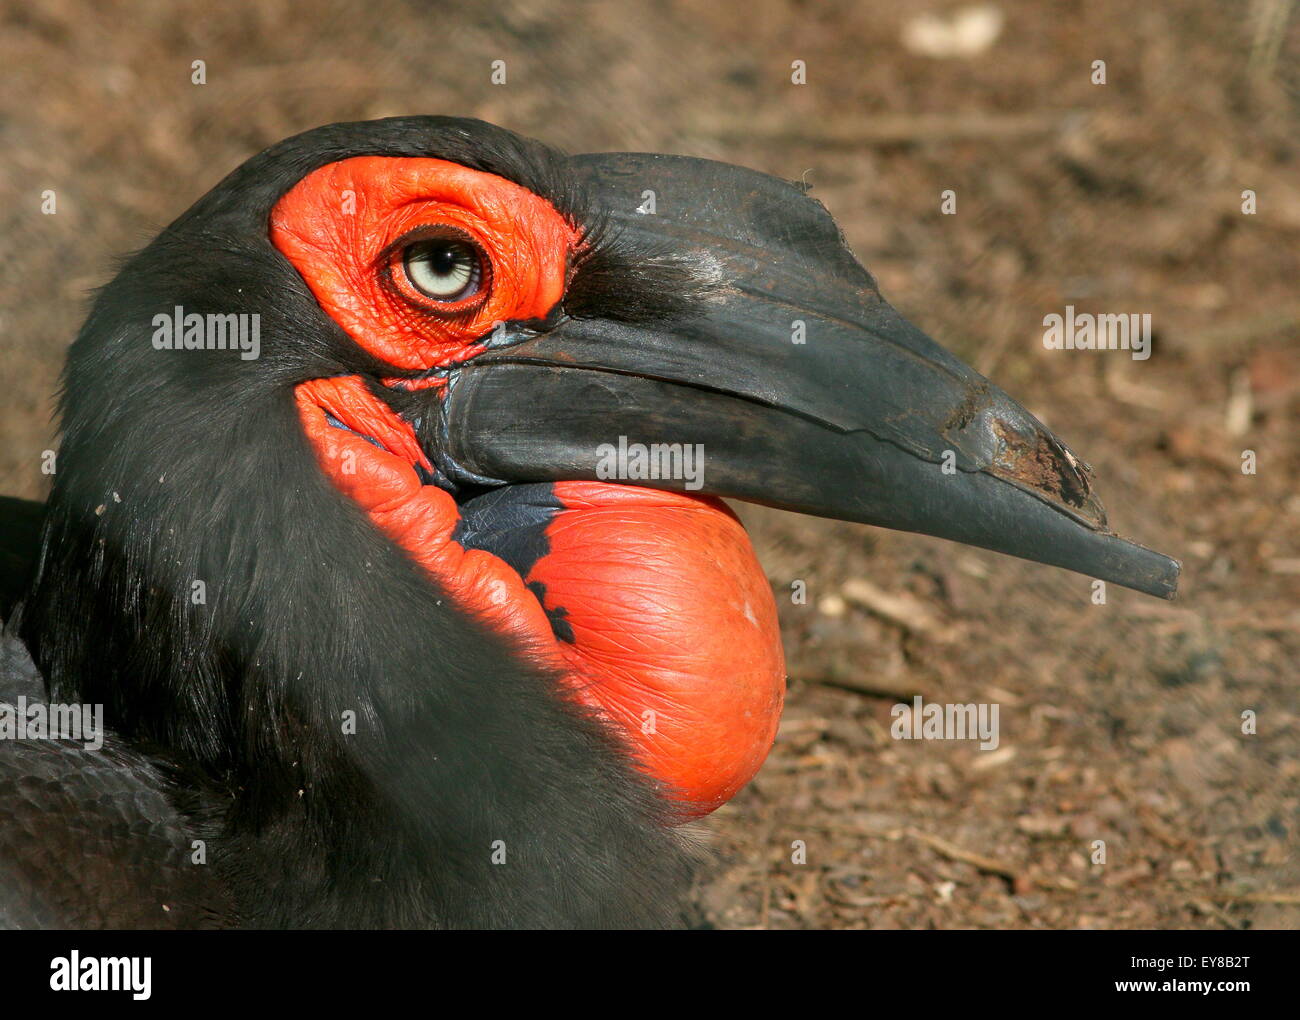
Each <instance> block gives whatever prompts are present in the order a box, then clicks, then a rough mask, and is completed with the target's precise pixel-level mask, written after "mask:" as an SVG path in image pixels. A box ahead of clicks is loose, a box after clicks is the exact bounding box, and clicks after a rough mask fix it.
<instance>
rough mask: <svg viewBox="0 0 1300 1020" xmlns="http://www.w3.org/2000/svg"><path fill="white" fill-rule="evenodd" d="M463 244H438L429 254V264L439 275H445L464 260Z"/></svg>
mask: <svg viewBox="0 0 1300 1020" xmlns="http://www.w3.org/2000/svg"><path fill="white" fill-rule="evenodd" d="M464 258H465V253H464V250H463V246H462V245H459V244H440V245H438V246H437V247H435V248H434V249H433V251H432V252H431V253H430V256H429V264H430V265H431V266H432V267H433V271H434V272H435V273H437V274H438V275H439V276H447V275H449V274H450V273H451V271H452V270H453V269H455V268H456V266H457V264H458V263H460V262H462V261H464Z"/></svg>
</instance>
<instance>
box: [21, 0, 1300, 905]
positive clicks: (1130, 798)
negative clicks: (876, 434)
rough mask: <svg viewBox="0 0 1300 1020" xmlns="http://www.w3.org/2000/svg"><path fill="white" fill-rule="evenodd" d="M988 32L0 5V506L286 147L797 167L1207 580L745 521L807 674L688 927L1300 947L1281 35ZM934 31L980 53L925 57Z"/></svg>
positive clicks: (369, 6)
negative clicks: (1114, 333) (1099, 571)
mask: <svg viewBox="0 0 1300 1020" xmlns="http://www.w3.org/2000/svg"><path fill="white" fill-rule="evenodd" d="M983 7H984V9H983V11H982V13H976V14H974V15H969V16H968V17H967V18H966V20H964V21H961V22H960V24H963V25H965V26H966V32H965V33H964V34H963V33H960V32H957V33H954V31H953V30H952V29H951V26H952V24H954V22H952V20H951V18H952V16H953V15H954V14H957V13H960V12H961V11H963V10H966V11H968V10H969V8H968V6H967V5H963V4H955V3H950V2H940V0H920V2H917V3H912V4H898V3H889V2H885V0H869V2H868V0H852V2H850V0H837V2H829V3H817V4H814V3H810V2H809V3H802V2H795V0H785V2H769V3H763V4H755V3H741V2H736V0H698V2H672V3H669V2H660V3H649V4H643V5H630V4H610V5H605V4H599V3H576V2H574V3H568V2H560V0H555V2H550V0H518V2H509V3H482V4H463V5H461V4H458V5H441V4H438V5H435V4H423V3H415V2H411V3H400V2H395V0H368V2H365V3H341V2H335V3H317V4H312V5H302V4H294V3H290V2H288V0H260V2H258V3H256V4H250V5H248V6H246V7H245V6H239V5H233V4H219V5H218V4H212V3H211V2H210V0H182V2H176V3H163V2H156V3H136V4H129V5H127V4H122V5H119V4H113V3H107V4H91V3H86V2H83V3H75V2H70V0H43V2H41V3H38V4H30V3H25V2H17V0H4V2H3V3H0V16H2V18H3V30H2V31H0V67H3V68H4V70H3V72H0V73H2V75H3V78H2V79H0V80H2V81H3V88H2V89H0V216H2V217H3V230H0V250H2V251H3V266H4V271H3V273H0V351H2V356H0V372H2V373H3V379H2V380H0V393H3V410H2V412H0V492H4V493H6V494H15V495H25V496H30V497H35V496H39V495H40V494H41V493H42V491H43V484H42V483H43V477H42V475H41V473H40V459H41V452H42V451H43V450H45V449H47V448H48V447H50V446H51V445H52V444H53V439H52V434H53V433H52V426H51V422H50V411H51V400H52V395H53V393H54V391H55V389H56V385H57V373H58V371H59V368H60V365H61V362H62V358H63V352H64V349H65V347H66V345H67V343H68V342H69V340H70V339H71V337H72V335H73V333H74V331H75V329H76V327H77V325H78V324H79V321H80V318H81V316H82V315H83V314H84V309H85V297H86V293H87V291H88V290H89V289H90V288H91V287H93V286H95V285H96V284H98V283H100V282H102V281H103V280H104V279H105V278H106V276H107V274H109V273H110V272H111V268H112V258H113V257H114V256H115V255H117V254H120V253H122V252H123V251H125V250H128V249H130V248H132V247H134V246H137V245H139V244H140V243H142V242H143V241H144V240H145V239H147V238H148V237H149V236H150V235H151V234H152V233H153V232H154V231H155V230H157V229H158V228H159V227H161V226H162V225H164V224H165V223H166V222H168V221H169V220H170V219H172V218H173V217H175V216H176V215H177V214H179V213H180V212H181V211H182V210H183V209H184V208H185V207H186V206H187V205H188V204H189V203H190V202H191V201H193V200H194V199H195V198H197V197H198V196H199V195H201V194H202V193H203V192H205V191H206V190H207V189H208V188H209V187H211V186H212V185H213V184H214V183H215V182H216V181H217V180H218V179H219V178H220V177H221V176H223V175H224V174H225V173H226V172H227V171H228V170H229V169H231V168H232V167H234V166H235V165H237V164H238V163H239V162H241V161H242V160H244V159H245V158H246V157H248V156H250V155H252V154H253V153H254V152H256V151H258V150H259V149H261V148H263V147H264V146H266V145H268V144H270V143H272V142H274V141H276V140H278V139H279V138H281V137H283V136H285V135H287V134H290V133H293V132H296V131H299V130H302V129H305V128H308V127H312V126H315V125H317V124H321V123H326V122H329V121H335V120H351V119H359V118H368V117H378V116H385V115H390V114H398V113H454V114H463V115H473V116H478V117H482V118H485V119H487V120H491V121H495V122H498V123H501V124H503V125H505V126H507V127H510V128H513V129H515V130H517V131H521V132H523V133H525V134H529V135H533V136H536V137H540V138H543V139H545V140H547V141H549V142H551V143H552V144H555V145H558V146H560V147H562V148H566V149H569V150H571V151H584V150H599V149H633V150H654V151H669V152H680V153H689V154H693V155H699V156H707V157H711V158H716V159H724V160H727V161H729V162H734V163H741V164H745V165H748V166H751V167H755V168H757V169H761V170H764V171H767V172H769V173H774V174H777V175H780V176H783V177H787V178H790V179H801V180H804V181H806V182H808V183H811V185H812V187H813V194H814V195H816V196H817V197H819V198H820V199H821V200H822V201H823V202H824V203H825V204H826V205H827V206H828V207H829V208H830V210H831V211H832V213H833V214H834V215H835V216H836V217H837V219H838V220H839V222H840V223H841V225H842V226H843V228H844V230H845V232H846V234H847V237H848V239H849V241H850V243H851V245H852V246H853V248H854V250H855V252H856V253H857V254H858V256H859V257H860V258H861V259H862V260H863V261H864V262H865V263H866V264H867V265H868V267H869V268H871V269H872V270H873V272H874V273H875V274H876V275H877V277H878V279H879V281H880V284H881V288H882V290H883V292H884V293H885V295H886V296H887V297H888V298H889V299H890V300H891V301H892V302H893V303H894V304H895V305H896V306H897V307H899V308H900V309H901V310H902V312H903V313H904V314H905V315H907V316H908V317H909V318H911V319H912V320H913V321H914V322H916V323H917V324H918V325H920V326H921V327H922V328H924V329H925V330H926V331H927V332H929V333H930V334H931V335H932V336H935V337H936V338H937V339H939V340H940V341H941V342H943V343H945V344H946V345H947V346H949V347H950V348H952V349H953V350H954V351H956V352H957V353H958V354H959V355H960V356H962V357H963V358H964V359H966V360H967V361H969V362H970V363H972V364H973V365H975V366H976V367H977V368H978V369H979V370H980V371H982V372H984V373H985V374H987V375H989V376H991V377H992V378H993V379H994V380H995V381H997V382H998V383H999V384H1000V385H1001V386H1002V387H1003V388H1005V389H1006V390H1008V391H1009V392H1010V393H1011V394H1012V395H1013V396H1015V397H1016V398H1018V399H1019V400H1021V401H1022V402H1024V403H1025V404H1026V406H1028V407H1029V408H1030V409H1031V410H1032V411H1033V412H1034V413H1035V414H1037V415H1038V416H1039V417H1040V418H1041V419H1043V420H1044V421H1045V422H1046V423H1047V424H1048V425H1049V426H1051V427H1052V428H1053V429H1054V430H1056V431H1057V432H1058V433H1059V434H1061V435H1062V436H1063V437H1064V438H1065V439H1066V440H1067V441H1068V442H1069V443H1070V444H1071V445H1072V446H1073V447H1074V448H1075V450H1076V451H1077V452H1079V453H1080V454H1081V455H1082V456H1084V457H1085V458H1087V459H1088V460H1089V461H1090V462H1091V463H1092V464H1093V466H1094V468H1095V469H1096V472H1097V477H1098V482H1099V486H1098V487H1099V490H1100V492H1101V494H1102V497H1103V499H1104V500H1105V502H1106V505H1107V508H1108V510H1109V511H1110V516H1111V522H1112V525H1113V526H1115V527H1116V528H1117V530H1119V531H1120V532H1121V533H1122V534H1124V535H1126V536H1127V537H1131V538H1134V539H1135V540H1138V541H1141V542H1143V543H1144V544H1148V545H1151V546H1154V547H1156V548H1158V549H1160V550H1161V551H1164V552H1167V553H1169V554H1171V555H1174V556H1176V557H1178V558H1179V559H1181V560H1182V561H1183V564H1184V578H1183V582H1182V591H1181V594H1180V596H1179V598H1178V599H1177V601H1175V602H1172V603H1164V602H1161V601H1159V600H1156V599H1152V598H1149V597H1146V596H1142V595H1138V594H1135V593H1132V592H1127V591H1123V590H1120V589H1118V588H1116V587H1114V586H1113V585H1112V586H1110V588H1109V591H1108V592H1107V596H1108V597H1107V599H1106V602H1105V604H1104V605H1096V604H1094V603H1093V601H1092V594H1093V592H1092V587H1091V582H1090V581H1089V579H1087V578H1084V577H1080V576H1077V575H1073V574H1068V573H1065V572H1063V571H1059V570H1055V569H1053V568H1049V567H1041V566H1034V565H1030V564H1025V563H1022V562H1020V561H1016V560H1011V559H1008V558H1005V557H999V556H996V555H994V554H986V553H983V552H979V551H975V550H970V549H966V548H964V547H958V546H954V545H951V544H948V543H945V542H941V541H938V540H934V539H926V538H920V537H916V536H910V535H902V534H896V533H892V532H883V531H878V530H874V529H868V528H863V527H857V526H852V525H847V524H838V523H834V522H825V521H814V520H811V519H805V518H799V517H795V516H791V515H786V514H782V513H779V512H776V511H769V510H762V509H755V508H744V509H743V510H742V513H743V516H744V518H745V520H746V523H747V524H748V525H749V526H750V528H751V531H752V534H753V536H754V541H755V544H756V546H757V548H758V551H759V554H760V558H761V559H762V561H763V563H764V565H765V567H766V568H767V570H768V571H769V574H770V577H771V580H772V584H773V587H774V590H775V591H776V593H777V599H778V603H779V605H780V607H781V617H782V622H783V629H784V634H785V642H786V653H787V659H788V662H789V668H790V673H791V681H790V692H789V702H788V710H787V713H786V716H785V721H784V723H783V725H782V729H781V733H780V736H779V738H778V741H777V744H776V747H775V749H774V751H773V753H772V755H771V758H770V759H769V761H768V763H767V765H766V766H765V768H764V769H763V771H762V773H761V774H760V775H759V777H758V778H757V780H756V781H755V782H753V783H752V784H751V785H750V786H749V787H748V788H747V789H746V790H745V791H743V792H742V793H741V794H740V796H738V797H737V798H736V799H735V800H734V801H733V802H732V803H731V804H729V805H728V806H727V807H725V808H724V809H722V810H721V811H719V812H717V814H716V815H714V816H713V818H712V819H711V820H710V822H709V823H708V826H707V828H708V831H709V833H710V837H709V838H710V839H711V841H712V843H713V844H714V846H715V847H716V849H717V851H718V853H717V856H716V858H715V860H714V863H713V864H712V865H711V867H710V868H709V870H708V873H707V875H706V877H705V878H704V879H703V880H702V882H701V885H700V890H699V902H700V905H701V907H702V909H703V911H704V914H705V915H706V917H707V918H708V921H709V923H711V924H714V925H717V926H723V927H756V926H757V927H774V928H785V927H875V928H911V927H941V928H956V927H981V928H1010V927H1041V928H1059V927H1085V928H1148V927H1149V928H1227V927H1232V928H1252V927H1253V928H1260V927H1269V928H1273V927H1286V928H1295V927H1297V926H1298V925H1297V923H1298V922H1300V758H1298V757H1297V750H1298V749H1300V695H1298V693H1297V679H1298V673H1300V670H1298V669H1297V665H1296V663H1297V656H1298V655H1300V599H1298V598H1297V596H1298V594H1300V551H1297V548H1296V544H1295V534H1296V531H1297V518H1298V517H1300V489H1298V488H1297V485H1296V478H1297V476H1298V474H1300V448H1298V445H1297V442H1296V426H1297V410H1298V409H1300V344H1298V343H1297V338H1298V337H1300V292H1298V291H1297V281H1300V172H1298V171H1300V130H1298V129H1300V64H1298V62H1297V57H1298V56H1300V12H1297V11H1295V10H1294V9H1293V5H1292V4H1291V3H1290V2H1289V0H1253V2H1246V0H1241V2H1222V3H1214V2H1209V0H1187V2H1177V3H1175V2H1170V0H1164V2H1150V3H1142V4H1135V3H1133V2H1132V0H1089V2H1087V3H1083V2H1067V0H991V2H990V3H989V4H987V5H983ZM927 13H934V14H938V15H942V16H945V17H948V18H949V19H950V20H949V21H948V22H947V25H948V26H949V30H948V31H947V33H946V34H945V32H944V31H943V29H942V26H941V27H940V29H939V30H938V31H936V30H933V29H932V30H931V31H930V32H929V33H928V34H926V33H924V32H923V31H921V29H923V28H924V26H923V25H922V26H921V27H920V28H918V24H917V21H916V19H917V18H918V17H919V16H921V15H923V14H927ZM981 29H984V30H986V31H984V37H983V38H980V30H981ZM954 39H955V42H956V44H964V45H966V47H967V48H968V49H969V50H971V51H972V52H968V53H965V54H962V55H953V54H951V53H949V54H946V55H940V54H939V53H937V52H936V49H935V47H936V46H937V47H940V49H942V48H943V47H944V46H945V45H948V44H950V43H953V42H954ZM918 50H922V51H924V52H918ZM195 60H203V61H205V63H206V77H207V83H206V84H205V85H194V84H192V83H191V73H192V72H191V67H192V62H193V61H195ZM495 60H504V61H505V62H506V71H507V79H506V84H504V85H493V84H492V83H491V81H490V75H491V73H492V66H491V65H492V62H493V61H495ZM795 60H802V61H804V62H805V64H806V75H807V83H806V84H803V85H796V84H793V83H792V81H791V74H792V70H791V65H792V62H793V61H795ZM1096 60H1104V61H1105V63H1106V83H1105V84H1104V85H1099V84H1093V82H1092V81H1091V80H1090V79H1091V75H1092V73H1093V72H1092V65H1093V62H1094V61H1096ZM47 189H52V190H53V191H54V192H55V193H56V196H57V212H56V214H55V215H52V216H50V215H42V213H41V202H42V192H44V191H46V190H47ZM945 189H951V190H952V191H954V192H955V195H956V201H957V209H956V214H955V215H943V214H941V212H940V194H941V192H943V191H944V190H945ZM1247 189H1251V190H1253V191H1254V192H1255V196H1256V203H1257V206H1256V212H1255V213H1254V214H1246V213H1244V212H1243V208H1242V203H1243V197H1242V192H1243V191H1244V190H1247ZM1066 304H1073V305H1074V306H1075V307H1076V309H1077V310H1078V311H1081V312H1082V311H1093V312H1136V313H1150V315H1151V318H1152V323H1153V330H1154V334H1155V340H1154V354H1153V356H1152V357H1151V358H1150V359H1149V360H1146V361H1138V360H1133V359H1132V358H1130V357H1129V356H1128V355H1127V354H1125V353H1123V352H1107V353H1099V352H1077V351H1076V352H1067V351H1047V350H1044V348H1043V345H1042V343H1041V337H1042V330H1043V326H1042V320H1043V316H1044V315H1046V314H1048V313H1050V312H1061V311H1062V310H1063V306H1064V305H1066ZM1247 450H1250V451H1254V454H1255V458H1256V463H1257V471H1256V473H1254V474H1244V473H1243V471H1242V469H1241V465H1242V455H1243V451H1247ZM795 581H803V582H804V584H805V586H806V591H807V600H806V603H804V604H796V603H795V602H793V601H792V598H791V595H792V585H793V583H794V582H795ZM913 694H920V695H922V696H923V697H924V698H925V699H926V700H927V701H935V702H961V703H966V702H975V703H993V704H997V705H998V706H999V709H1000V722H1001V742H1000V746H999V747H998V749H997V750H995V751H981V750H978V749H977V748H976V746H975V745H974V744H972V743H970V742H958V741H949V742H940V741H912V742H907V741H896V740H894V739H892V738H891V736H890V732H889V730H890V724H891V721H892V720H891V715H890V709H891V707H892V706H893V705H894V704H896V703H897V702H899V701H909V700H910V698H911V697H912V695H913ZM1248 710H1249V711H1252V712H1254V713H1255V718H1256V720H1257V724H1256V725H1257V732H1255V733H1254V734H1246V733H1243V732H1242V728H1243V720H1242V713H1243V712H1245V711H1248ZM1098 840H1101V841H1104V843H1105V850H1106V858H1105V863H1104V864H1100V863H1093V856H1094V845H1095V842H1096V841H1098ZM796 841H801V845H802V846H803V848H804V850H803V853H804V854H805V855H806V858H805V862H804V863H794V862H793V861H792V855H795V854H796V851H795V849H793V846H794V844H795V843H796Z"/></svg>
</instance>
